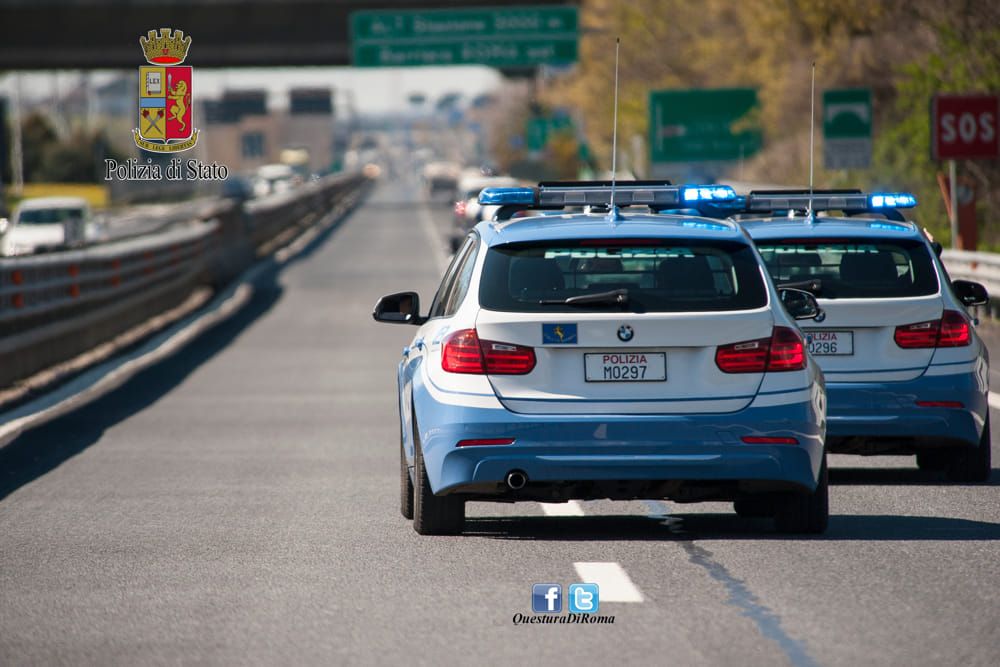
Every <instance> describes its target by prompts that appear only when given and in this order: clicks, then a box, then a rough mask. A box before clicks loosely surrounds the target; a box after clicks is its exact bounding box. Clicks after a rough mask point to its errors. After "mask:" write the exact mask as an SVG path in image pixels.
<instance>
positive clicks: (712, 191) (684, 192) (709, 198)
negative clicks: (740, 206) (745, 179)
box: [681, 185, 736, 202]
mask: <svg viewBox="0 0 1000 667" xmlns="http://www.w3.org/2000/svg"><path fill="white" fill-rule="evenodd" d="M681 199H683V200H684V201H685V202H699V201H701V202H715V201H719V202H721V201H733V200H734V199H736V191H735V190H733V189H732V188H731V187H730V186H728V185H685V186H684V187H682V188H681Z"/></svg>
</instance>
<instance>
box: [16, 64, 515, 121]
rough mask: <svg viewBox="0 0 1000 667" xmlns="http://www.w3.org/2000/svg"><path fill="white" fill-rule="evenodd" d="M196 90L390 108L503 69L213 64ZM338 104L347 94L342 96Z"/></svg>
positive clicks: (35, 79) (52, 76)
mask: <svg viewBox="0 0 1000 667" xmlns="http://www.w3.org/2000/svg"><path fill="white" fill-rule="evenodd" d="M115 74H116V73H115V72H109V71H107V70H103V71H102V70H95V71H94V72H93V73H92V81H93V82H94V84H95V85H100V84H101V83H103V82H106V81H108V80H109V79H111V78H113V77H114V76H115ZM194 75H195V80H194V89H195V94H196V95H202V96H205V97H209V98H212V97H217V96H218V95H219V94H220V93H221V92H222V91H223V90H224V89H226V88H231V89H240V88H262V87H263V88H266V89H267V90H268V91H269V92H270V95H269V104H270V106H272V108H282V107H284V106H286V105H287V91H288V89H289V88H293V87H298V86H329V87H331V88H334V89H335V90H336V91H342V92H343V91H350V92H352V93H353V98H354V104H355V105H356V108H357V110H358V111H359V112H360V113H384V112H391V111H398V110H401V109H406V108H408V107H409V102H408V101H407V97H408V96H409V95H410V93H415V92H420V93H423V94H425V95H426V96H427V98H428V100H429V101H430V102H433V101H434V100H436V99H437V98H439V97H440V96H441V95H443V94H445V93H450V92H460V93H463V94H464V95H465V97H466V98H472V97H475V96H476V95H478V94H480V93H483V92H487V91H490V90H492V89H493V88H495V87H496V86H497V85H498V84H499V83H500V81H501V76H500V74H499V72H497V71H496V70H494V69H491V68H489V67H481V66H476V65H466V66H454V67H406V68H397V67H393V68H384V69H355V68H351V67H272V68H245V69H209V68H206V67H197V68H195V71H194ZM20 77H21V94H22V95H23V96H24V97H25V98H26V99H30V100H37V99H40V98H46V97H49V96H50V95H51V94H52V91H53V90H59V91H62V92H63V93H65V92H66V91H68V90H70V89H71V88H72V87H73V86H75V85H77V83H78V82H79V81H80V72H79V71H68V70H60V71H49V72H29V73H23V74H21V75H20ZM14 82H15V76H14V75H13V74H11V73H8V74H5V75H0V95H4V96H10V95H11V94H12V93H13V92H14V87H15V84H14ZM337 103H338V105H340V104H342V103H343V98H340V99H338V102H337Z"/></svg>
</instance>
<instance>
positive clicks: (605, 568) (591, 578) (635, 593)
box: [573, 563, 643, 602]
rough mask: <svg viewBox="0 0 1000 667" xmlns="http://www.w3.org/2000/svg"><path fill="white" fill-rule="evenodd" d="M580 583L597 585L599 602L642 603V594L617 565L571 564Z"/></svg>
mask: <svg viewBox="0 0 1000 667" xmlns="http://www.w3.org/2000/svg"><path fill="white" fill-rule="evenodd" d="M573 567H575V568H576V573H577V575H579V577H580V581H582V582H584V583H588V584H597V585H598V587H599V589H600V590H599V594H600V600H601V602H642V601H643V597H642V593H641V592H640V591H639V589H638V588H636V587H635V584H633V583H632V580H631V579H629V578H628V574H626V572H625V570H624V569H623V568H622V566H621V565H619V564H618V563H573Z"/></svg>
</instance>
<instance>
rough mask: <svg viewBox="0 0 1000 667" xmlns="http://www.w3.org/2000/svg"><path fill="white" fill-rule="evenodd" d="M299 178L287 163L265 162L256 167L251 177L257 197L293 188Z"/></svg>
mask: <svg viewBox="0 0 1000 667" xmlns="http://www.w3.org/2000/svg"><path fill="white" fill-rule="evenodd" d="M300 181H301V178H300V177H299V176H298V175H297V174H296V173H295V170H294V169H292V167H291V166H290V165H287V164H265V165H262V166H260V167H258V168H257V172H256V174H254V177H253V191H254V195H255V196H257V197H266V196H268V195H273V194H276V193H279V192H287V191H289V190H291V189H292V188H294V187H295V186H296V185H297V184H298V183H299V182H300Z"/></svg>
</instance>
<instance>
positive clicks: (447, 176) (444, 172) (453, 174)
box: [421, 162, 461, 199]
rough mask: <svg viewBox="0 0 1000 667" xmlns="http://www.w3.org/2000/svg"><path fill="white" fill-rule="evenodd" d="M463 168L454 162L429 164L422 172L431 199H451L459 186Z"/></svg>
mask: <svg viewBox="0 0 1000 667" xmlns="http://www.w3.org/2000/svg"><path fill="white" fill-rule="evenodd" d="M460 173H461V168H460V167H459V166H458V165H457V164H455V163H454V162H428V163H427V164H425V165H424V168H423V169H422V170H421V177H422V178H423V182H424V189H425V191H426V192H427V196H428V197H429V198H430V199H444V198H450V197H452V196H453V193H454V192H455V187H456V186H457V185H458V179H459V175H460Z"/></svg>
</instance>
